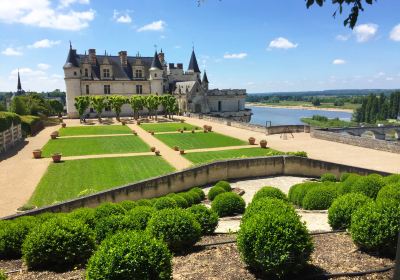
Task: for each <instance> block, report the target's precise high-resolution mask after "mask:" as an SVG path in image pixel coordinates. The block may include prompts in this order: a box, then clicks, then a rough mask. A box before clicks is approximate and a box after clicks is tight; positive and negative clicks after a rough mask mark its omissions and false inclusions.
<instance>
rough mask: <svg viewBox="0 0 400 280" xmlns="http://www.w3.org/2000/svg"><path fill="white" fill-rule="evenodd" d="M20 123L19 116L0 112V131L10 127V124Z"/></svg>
mask: <svg viewBox="0 0 400 280" xmlns="http://www.w3.org/2000/svg"><path fill="white" fill-rule="evenodd" d="M20 123H21V117H20V116H19V115H17V114H15V113H11V112H0V132H3V131H6V130H7V129H9V128H11V125H18V124H20Z"/></svg>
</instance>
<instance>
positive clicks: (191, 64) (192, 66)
mask: <svg viewBox="0 0 400 280" xmlns="http://www.w3.org/2000/svg"><path fill="white" fill-rule="evenodd" d="M188 70H189V71H193V72H195V73H200V68H199V64H198V63H197V59H196V54H195V53H194V50H193V51H192V56H191V57H190V62H189V67H188Z"/></svg>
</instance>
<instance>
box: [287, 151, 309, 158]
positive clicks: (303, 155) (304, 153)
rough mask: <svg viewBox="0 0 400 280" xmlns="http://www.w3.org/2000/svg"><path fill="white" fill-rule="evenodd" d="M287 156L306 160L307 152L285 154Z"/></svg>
mask: <svg viewBox="0 0 400 280" xmlns="http://www.w3.org/2000/svg"><path fill="white" fill-rule="evenodd" d="M286 154H287V155H289V156H296V157H303V158H307V157H308V155H307V152H305V151H297V152H287V153H286Z"/></svg>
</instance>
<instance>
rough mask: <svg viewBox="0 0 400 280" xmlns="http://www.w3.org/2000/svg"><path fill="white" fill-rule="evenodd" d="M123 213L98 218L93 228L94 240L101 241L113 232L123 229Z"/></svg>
mask: <svg viewBox="0 0 400 280" xmlns="http://www.w3.org/2000/svg"><path fill="white" fill-rule="evenodd" d="M124 218H125V215H111V216H107V217H104V218H102V219H100V220H99V221H98V222H97V224H96V227H95V229H94V231H95V234H96V242H97V243H99V244H100V243H101V241H103V240H104V239H106V238H107V237H108V236H110V235H113V234H115V233H116V232H117V231H119V230H122V229H124V227H123V223H122V221H123V220H124Z"/></svg>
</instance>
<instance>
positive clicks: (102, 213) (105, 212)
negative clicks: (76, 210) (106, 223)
mask: <svg viewBox="0 0 400 280" xmlns="http://www.w3.org/2000/svg"><path fill="white" fill-rule="evenodd" d="M125 213H126V210H125V209H124V208H123V207H122V206H121V205H119V204H115V203H109V202H107V203H103V204H101V205H100V206H98V207H97V208H96V209H95V211H94V216H95V219H96V220H100V219H102V218H105V217H108V216H111V215H123V214H125Z"/></svg>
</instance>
